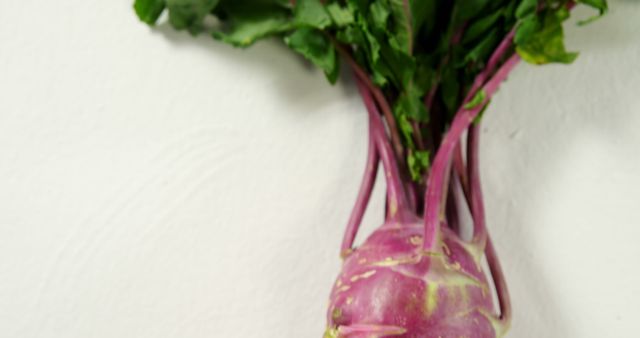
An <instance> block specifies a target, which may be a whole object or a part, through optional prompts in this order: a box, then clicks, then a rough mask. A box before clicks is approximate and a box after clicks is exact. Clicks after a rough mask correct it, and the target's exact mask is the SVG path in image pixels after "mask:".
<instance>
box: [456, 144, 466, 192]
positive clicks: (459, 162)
mask: <svg viewBox="0 0 640 338" xmlns="http://www.w3.org/2000/svg"><path fill="white" fill-rule="evenodd" d="M453 168H454V169H455V173H456V175H457V176H458V179H459V180H460V186H461V187H462V192H463V193H464V196H465V198H466V199H467V201H469V178H468V175H467V170H466V169H465V168H466V165H465V164H464V158H462V147H461V146H460V142H458V144H456V148H455V150H454V152H453Z"/></svg>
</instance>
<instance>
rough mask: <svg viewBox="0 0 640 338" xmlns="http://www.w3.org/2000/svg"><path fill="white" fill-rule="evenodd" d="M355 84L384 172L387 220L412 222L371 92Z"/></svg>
mask: <svg viewBox="0 0 640 338" xmlns="http://www.w3.org/2000/svg"><path fill="white" fill-rule="evenodd" d="M356 84H357V86H358V89H359V90H360V95H361V96H362V99H363V101H364V104H365V106H366V108H367V112H368V113H369V123H370V128H371V133H372V135H373V139H374V141H375V144H376V147H377V149H378V154H379V155H380V159H381V160H382V165H383V167H384V171H385V179H386V182H387V202H388V206H389V207H388V214H387V218H388V219H391V220H398V221H408V220H412V218H411V217H410V212H409V210H410V209H409V204H408V201H407V195H406V192H405V190H404V186H403V184H402V180H401V178H400V172H399V170H398V167H397V165H396V162H395V157H394V154H393V149H392V148H391V145H390V144H389V141H388V139H387V136H386V132H385V129H384V124H383V123H382V118H381V117H380V113H379V111H378V107H377V106H376V104H375V102H374V99H373V97H372V95H371V91H370V90H369V88H368V87H367V85H366V84H365V83H364V82H363V81H362V80H360V79H359V78H357V79H356Z"/></svg>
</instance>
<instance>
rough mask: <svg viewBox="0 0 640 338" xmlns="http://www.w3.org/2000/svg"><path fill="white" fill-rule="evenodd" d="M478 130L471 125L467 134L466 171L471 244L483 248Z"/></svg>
mask: <svg viewBox="0 0 640 338" xmlns="http://www.w3.org/2000/svg"><path fill="white" fill-rule="evenodd" d="M479 151H480V128H479V124H472V125H471V126H470V127H469V131H468V133H467V170H468V177H469V192H470V204H469V208H470V209H471V217H472V219H473V240H472V242H473V243H475V244H477V245H479V246H480V247H481V248H484V247H485V245H486V242H487V236H488V235H487V227H486V224H485V222H486V221H485V215H484V202H483V199H482V186H481V185H480V161H479V157H480V156H479Z"/></svg>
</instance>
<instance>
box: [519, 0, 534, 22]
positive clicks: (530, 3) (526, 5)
mask: <svg viewBox="0 0 640 338" xmlns="http://www.w3.org/2000/svg"><path fill="white" fill-rule="evenodd" d="M537 7H538V0H522V2H521V3H520V5H518V8H517V9H516V18H518V19H524V18H525V17H527V16H529V15H531V14H533V13H535V11H536V8H537Z"/></svg>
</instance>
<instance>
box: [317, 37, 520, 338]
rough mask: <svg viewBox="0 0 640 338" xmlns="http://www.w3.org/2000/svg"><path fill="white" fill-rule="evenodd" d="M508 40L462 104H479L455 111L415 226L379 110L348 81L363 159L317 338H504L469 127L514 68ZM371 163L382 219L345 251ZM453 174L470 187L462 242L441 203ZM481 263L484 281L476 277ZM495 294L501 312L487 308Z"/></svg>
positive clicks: (498, 275) (501, 295) (498, 276)
mask: <svg viewBox="0 0 640 338" xmlns="http://www.w3.org/2000/svg"><path fill="white" fill-rule="evenodd" d="M512 39H513V32H512V33H510V34H509V35H508V36H507V37H506V38H505V39H504V40H503V42H502V43H501V44H500V46H499V47H498V48H497V49H496V51H495V52H494V53H493V55H492V57H491V59H490V60H489V62H488V64H487V67H486V68H485V70H484V71H483V72H482V73H481V74H479V75H478V76H477V78H476V80H475V82H474V84H473V86H472V88H471V90H470V91H469V94H468V96H467V98H466V99H465V101H464V102H465V103H466V102H469V101H470V100H471V99H472V98H473V97H474V95H475V94H476V93H477V92H478V91H479V90H483V91H484V93H485V100H484V102H483V103H482V104H480V105H477V106H475V107H469V108H465V105H463V106H462V107H461V108H460V109H459V111H458V112H457V113H456V115H455V118H454V120H453V122H452V123H451V126H450V129H449V130H448V132H447V133H446V135H445V136H444V139H443V141H442V143H441V145H440V148H439V150H438V152H437V154H436V157H435V159H434V161H433V164H432V167H431V171H430V173H429V176H428V178H427V189H426V193H425V205H424V216H423V217H420V216H418V215H417V214H416V213H415V206H414V205H412V204H413V203H412V202H413V201H412V200H411V199H410V198H409V197H408V196H409V195H408V194H407V192H408V189H409V188H408V187H407V186H405V184H403V181H402V179H401V177H400V173H399V169H398V167H397V165H396V161H395V157H394V156H395V155H394V152H393V150H394V148H393V147H392V146H391V144H390V142H389V138H388V136H387V130H386V129H385V124H384V122H383V120H382V117H381V114H380V111H379V106H381V108H382V109H383V110H384V107H382V106H383V103H381V102H380V101H379V100H378V99H377V97H376V95H375V94H376V93H375V92H374V89H373V88H372V87H371V85H370V83H367V79H366V78H364V77H363V76H362V73H361V72H360V73H359V72H358V71H356V80H357V85H358V88H359V90H360V94H361V96H362V98H363V101H364V104H365V106H366V108H367V111H368V114H369V154H368V157H367V166H366V170H365V175H364V178H363V182H362V186H361V189H360V192H359V195H358V198H357V201H356V205H355V207H354V210H353V212H352V214H351V217H350V219H349V223H348V224H347V230H346V232H345V236H344V240H343V242H342V248H341V255H342V257H343V258H344V262H343V266H342V271H341V272H340V275H339V276H338V278H337V280H336V282H335V284H334V287H333V290H332V292H331V295H330V301H329V309H328V313H327V329H326V331H325V334H324V338H382V337H397V338H463V337H464V338H496V337H502V336H503V335H504V334H505V333H506V331H507V329H508V327H509V324H510V319H511V304H510V300H509V294H508V291H507V287H506V282H505V279H504V276H503V273H502V270H501V268H500V264H499V261H498V258H497V256H496V253H495V250H494V247H493V245H492V243H491V239H490V236H489V234H488V232H487V229H486V226H485V219H484V218H485V217H484V206H483V202H482V192H481V188H480V175H479V171H478V167H479V161H478V142H479V131H478V125H477V124H474V123H473V121H474V119H475V118H476V117H477V115H478V114H479V113H480V111H481V110H482V109H483V107H484V106H485V105H486V104H487V103H488V101H489V99H490V98H491V96H492V95H493V94H494V93H495V92H496V90H497V89H498V86H499V84H500V83H501V82H502V81H504V80H505V79H506V77H507V75H508V74H509V72H510V71H511V70H512V69H513V67H514V66H515V65H516V64H517V63H518V61H519V57H518V56H517V55H513V56H510V57H508V58H506V60H504V59H505V57H506V55H507V52H508V51H509V50H510V47H511V43H512ZM500 63H501V66H500V67H499V68H498V67H497V66H498V64H500ZM496 69H497V70H496ZM465 132H467V136H466V141H467V158H466V160H467V163H466V164H464V163H456V167H457V169H458V170H455V168H452V165H451V163H452V159H453V158H454V156H455V155H456V152H458V151H460V146H459V144H460V142H461V139H462V137H463V134H464V133H465ZM460 161H461V159H460V158H458V159H456V162H460ZM379 162H382V164H383V168H384V173H385V178H386V184H387V213H386V215H387V216H386V219H385V222H384V223H383V224H382V226H380V227H379V228H378V229H377V230H376V231H374V232H373V233H372V234H371V235H370V236H369V237H368V238H367V239H366V240H365V241H364V242H363V243H362V245H360V246H359V247H357V248H353V242H354V239H355V237H356V234H357V232H358V228H359V225H360V222H361V221H362V217H363V214H364V212H365V209H366V206H367V204H368V201H369V199H370V196H371V191H372V189H373V183H374V181H375V175H376V172H377V169H378V164H379ZM461 165H462V169H466V171H465V172H464V173H461V171H464V170H460V168H461ZM452 172H453V173H458V174H459V175H460V174H463V175H466V177H465V180H466V181H468V182H460V183H461V184H463V185H465V184H468V186H465V187H464V188H465V190H466V191H467V192H468V193H467V194H465V197H466V201H467V203H468V206H469V210H470V211H471V214H472V220H473V236H472V238H471V239H470V240H468V241H465V240H463V239H462V238H461V237H460V235H459V233H457V232H456V231H455V230H453V229H451V227H450V226H449V224H448V223H447V218H446V213H445V210H446V209H445V204H446V203H445V202H446V201H447V200H448V199H447V193H448V191H449V187H450V184H449V182H450V175H451V173H452ZM460 181H464V180H460ZM453 191H454V192H455V190H453ZM451 200H455V199H449V201H451ZM485 258H486V261H487V263H488V266H489V270H490V273H491V279H489V277H488V275H487V272H485V271H484V269H483V261H484V259H485ZM491 281H493V283H491ZM494 288H495V290H494ZM494 291H495V294H496V295H497V298H498V301H499V302H498V303H499V304H494V302H493V293H494Z"/></svg>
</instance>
